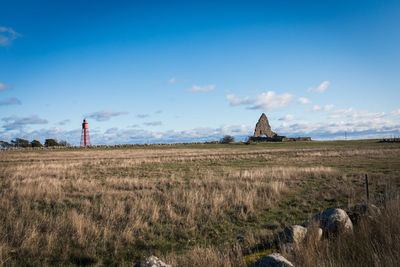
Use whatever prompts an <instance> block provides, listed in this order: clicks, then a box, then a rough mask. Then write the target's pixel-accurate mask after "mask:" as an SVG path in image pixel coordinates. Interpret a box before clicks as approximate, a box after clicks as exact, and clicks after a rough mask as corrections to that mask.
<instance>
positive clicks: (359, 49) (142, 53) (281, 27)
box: [0, 0, 400, 144]
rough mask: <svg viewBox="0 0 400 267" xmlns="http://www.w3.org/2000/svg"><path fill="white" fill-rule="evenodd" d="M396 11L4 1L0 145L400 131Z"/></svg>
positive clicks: (364, 4)
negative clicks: (260, 123) (84, 137)
mask: <svg viewBox="0 0 400 267" xmlns="http://www.w3.org/2000/svg"><path fill="white" fill-rule="evenodd" d="M399 84H400V2H399V1H398V0H395V1H390V0H389V1H381V0H380V1H368V0H367V1H351V0H350V1H349V0H346V1H340V0H339V1H338V0H335V1H329V0H328V1H197V2H196V1H74V0H68V1H66V0H65V1H64V0H60V1H41V0H37V1H30V0H29V1H28V0H27V1H19V0H3V1H0V140H7V141H9V140H11V139H13V138H16V137H22V138H26V139H29V140H32V139H38V140H39V141H41V142H43V141H44V139H45V138H56V139H66V140H67V141H69V142H70V143H72V144H79V141H80V135H81V129H80V127H81V122H82V119H83V118H86V119H87V120H88V123H89V129H90V135H91V140H92V143H94V144H116V143H155V142H191V141H208V140H218V139H220V138H221V137H222V136H223V135H225V134H230V135H233V136H235V137H236V139H237V140H243V139H244V138H246V136H248V135H251V134H252V133H253V131H254V126H255V123H256V122H257V120H258V118H259V117H260V115H261V113H262V112H265V113H266V114H267V116H268V117H269V119H270V124H271V126H272V128H273V130H274V131H276V132H278V133H279V134H281V135H287V136H311V137H313V138H314V139H343V138H344V133H345V132H346V133H347V137H348V138H352V139H357V138H381V137H390V136H400V105H399V99H400V87H399Z"/></svg>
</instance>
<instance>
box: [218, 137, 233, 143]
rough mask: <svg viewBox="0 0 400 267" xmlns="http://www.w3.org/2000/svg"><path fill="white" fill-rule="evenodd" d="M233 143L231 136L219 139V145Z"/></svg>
mask: <svg viewBox="0 0 400 267" xmlns="http://www.w3.org/2000/svg"><path fill="white" fill-rule="evenodd" d="M233 141H234V138H233V136H230V135H225V136H224V137H223V138H222V139H221V141H220V143H221V144H229V143H232V142H233Z"/></svg>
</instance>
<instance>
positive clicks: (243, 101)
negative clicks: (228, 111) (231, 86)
mask: <svg viewBox="0 0 400 267" xmlns="http://www.w3.org/2000/svg"><path fill="white" fill-rule="evenodd" d="M226 99H227V100H228V101H229V104H230V105H231V106H238V105H244V104H248V103H249V97H248V96H246V97H245V98H243V99H241V98H239V97H237V96H235V95H234V94H229V95H227V96H226Z"/></svg>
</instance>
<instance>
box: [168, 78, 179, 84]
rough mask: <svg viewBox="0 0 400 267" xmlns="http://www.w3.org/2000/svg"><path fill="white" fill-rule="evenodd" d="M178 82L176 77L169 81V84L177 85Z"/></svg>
mask: <svg viewBox="0 0 400 267" xmlns="http://www.w3.org/2000/svg"><path fill="white" fill-rule="evenodd" d="M177 82H178V81H177V79H176V78H175V77H172V78H171V79H169V80H168V83H169V84H174V83H177Z"/></svg>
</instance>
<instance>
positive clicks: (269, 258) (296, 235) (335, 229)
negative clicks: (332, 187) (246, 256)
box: [135, 204, 381, 267]
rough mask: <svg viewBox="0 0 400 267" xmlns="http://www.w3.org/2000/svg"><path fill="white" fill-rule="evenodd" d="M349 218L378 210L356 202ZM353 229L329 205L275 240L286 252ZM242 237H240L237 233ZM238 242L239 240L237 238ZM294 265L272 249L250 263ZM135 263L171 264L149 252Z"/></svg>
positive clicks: (151, 266)
mask: <svg viewBox="0 0 400 267" xmlns="http://www.w3.org/2000/svg"><path fill="white" fill-rule="evenodd" d="M350 214H351V216H352V217H353V218H357V216H360V214H364V215H366V216H367V217H375V216H379V215H380V214H381V212H380V209H379V208H377V207H376V206H374V205H366V204H364V205H357V206H355V207H354V208H353V210H352V211H351V212H350ZM352 232H353V223H352V220H351V219H350V217H349V215H348V214H347V213H346V211H344V210H343V209H339V208H332V209H327V210H325V211H323V212H322V213H319V214H316V215H314V216H313V217H311V219H309V220H308V221H305V222H303V223H302V224H301V225H291V226H288V227H286V228H285V229H284V230H283V232H281V233H280V234H279V241H280V244H281V248H282V250H284V251H285V252H287V253H290V252H292V251H293V249H294V248H295V247H296V246H297V245H299V244H301V243H302V242H304V240H306V239H307V238H313V239H314V240H316V241H319V240H321V239H322V238H326V237H336V236H338V235H341V234H344V233H352ZM240 239H243V237H240ZM238 241H239V242H240V240H239V239H238ZM293 266H294V265H293V264H292V263H291V262H290V261H289V260H287V259H286V258H285V257H283V256H282V254H280V253H272V254H270V255H266V256H263V257H262V258H260V259H259V260H257V261H256V262H254V263H253V264H251V265H250V267H293ZM135 267H171V265H168V264H166V263H164V262H162V261H161V260H159V259H158V258H157V257H155V256H150V257H148V258H146V259H144V260H143V261H141V262H139V263H138V264H136V265H135Z"/></svg>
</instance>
